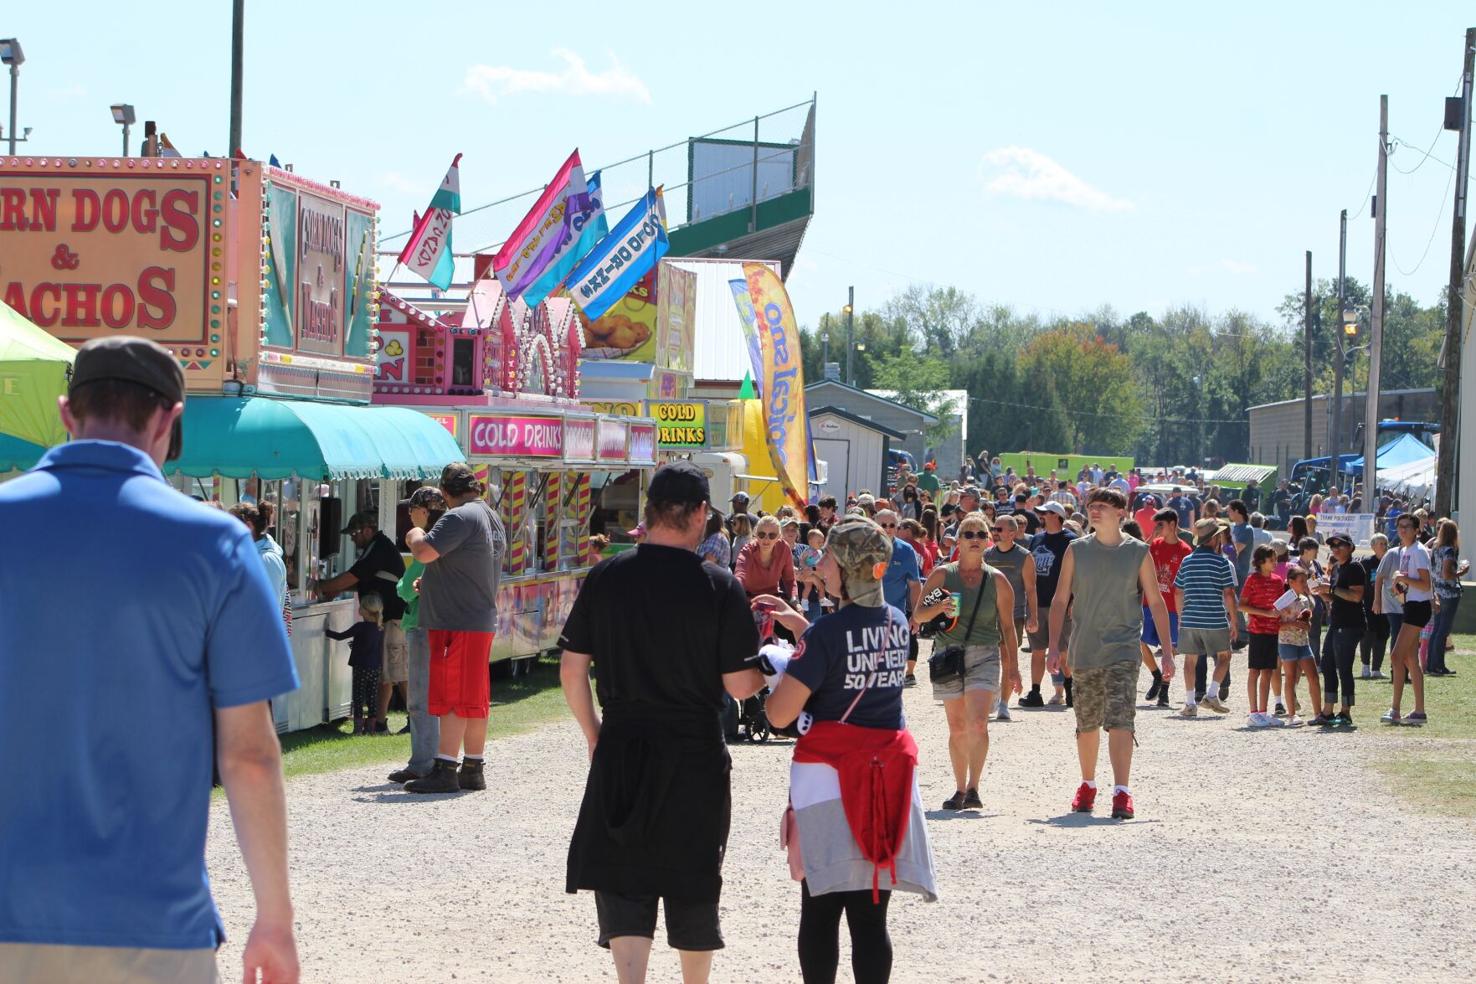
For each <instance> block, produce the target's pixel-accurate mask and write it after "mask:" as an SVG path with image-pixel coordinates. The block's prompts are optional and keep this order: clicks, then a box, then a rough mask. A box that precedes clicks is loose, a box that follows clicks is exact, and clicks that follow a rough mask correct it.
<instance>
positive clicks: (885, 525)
mask: <svg viewBox="0 0 1476 984" xmlns="http://www.w3.org/2000/svg"><path fill="white" fill-rule="evenodd" d="M877 525H878V526H880V527H881V528H882V529H884V530H895V529H896V528H897V524H896V523H878V524H877Z"/></svg>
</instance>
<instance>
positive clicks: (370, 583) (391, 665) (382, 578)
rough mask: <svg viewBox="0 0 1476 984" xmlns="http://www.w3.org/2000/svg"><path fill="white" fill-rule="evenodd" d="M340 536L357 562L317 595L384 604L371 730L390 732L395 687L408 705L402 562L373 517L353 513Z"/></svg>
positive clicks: (322, 584) (368, 513) (408, 672)
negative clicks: (348, 595)
mask: <svg viewBox="0 0 1476 984" xmlns="http://www.w3.org/2000/svg"><path fill="white" fill-rule="evenodd" d="M343 532H345V533H347V534H348V536H349V539H351V540H353V541H354V546H356V547H358V548H359V559H358V560H357V561H355V562H354V566H353V567H350V568H349V569H348V570H347V571H345V572H344V573H342V574H340V575H338V576H337V577H335V578H333V579H332V580H330V581H324V582H323V583H321V584H319V585H318V588H317V594H318V597H319V598H322V599H324V600H325V601H326V600H328V599H330V598H334V597H337V596H338V595H339V594H341V593H343V592H344V591H347V590H348V589H349V588H353V589H354V590H355V591H357V592H358V593H359V594H361V595H365V594H376V595H379V600H380V601H381V602H383V603H384V652H383V658H382V660H381V664H380V672H379V707H378V711H377V714H376V716H375V719H374V729H375V730H376V731H380V732H383V731H387V730H389V729H388V728H387V727H386V725H385V723H384V720H385V715H387V714H388V713H389V702H390V694H392V693H393V692H394V689H395V688H396V687H399V688H400V697H401V699H402V700H405V701H406V703H407V705H408V703H409V701H408V697H407V695H406V693H405V690H406V684H407V681H409V679H410V645H409V643H408V642H407V641H406V639H405V630H404V628H403V627H402V625H401V622H400V619H402V618H403V617H404V615H405V602H404V600H403V599H401V598H400V595H399V592H398V591H397V590H396V588H397V586H398V585H399V583H400V577H401V575H403V574H404V573H405V559H404V558H403V557H401V556H400V551H398V550H396V549H395V545H394V544H393V543H392V542H390V538H389V537H387V536H385V535H384V533H382V532H381V531H380V529H379V520H378V518H377V517H375V515H374V514H373V513H370V512H361V513H355V514H354V516H353V518H352V519H350V520H349V522H348V525H347V526H345V527H344V528H343ZM406 730H407V731H408V730H409V726H408V725H407V726H406Z"/></svg>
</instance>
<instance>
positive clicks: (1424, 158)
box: [1389, 127, 1455, 174]
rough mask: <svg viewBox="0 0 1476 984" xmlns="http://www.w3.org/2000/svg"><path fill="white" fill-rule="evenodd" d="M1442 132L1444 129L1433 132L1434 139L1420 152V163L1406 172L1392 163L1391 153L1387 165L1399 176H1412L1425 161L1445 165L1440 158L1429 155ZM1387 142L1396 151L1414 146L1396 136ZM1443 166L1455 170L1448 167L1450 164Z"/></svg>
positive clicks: (1392, 156) (1450, 166) (1392, 155)
mask: <svg viewBox="0 0 1476 984" xmlns="http://www.w3.org/2000/svg"><path fill="white" fill-rule="evenodd" d="M1444 132H1445V128H1444V127H1441V128H1440V129H1439V130H1436V131H1435V137H1434V139H1432V140H1431V141H1430V146H1428V147H1426V148H1425V149H1424V150H1423V151H1422V152H1421V154H1422V156H1421V157H1420V162H1419V163H1418V164H1416V165H1415V166H1414V167H1412V168H1410V169H1409V170H1408V171H1406V170H1405V169H1404V168H1402V167H1400V166H1399V165H1398V164H1395V163H1394V154H1393V153H1392V152H1391V153H1390V154H1389V165H1390V166H1391V167H1393V168H1394V170H1396V171H1398V172H1399V173H1400V174H1414V173H1415V172H1416V171H1418V170H1419V169H1420V168H1422V167H1424V166H1425V162H1426V161H1434V162H1435V163H1437V164H1445V162H1444V161H1442V160H1441V159H1440V158H1438V157H1435V156H1434V155H1433V154H1431V153H1430V151H1432V150H1434V149H1435V145H1436V144H1437V143H1439V142H1440V135H1441V134H1442V133H1444ZM1389 142H1390V143H1391V144H1393V145H1394V149H1396V150H1397V149H1398V148H1400V147H1414V144H1411V143H1409V142H1408V141H1405V140H1401V139H1400V138H1399V137H1398V136H1395V137H1394V138H1393V139H1392V140H1390V141H1389ZM1415 149H1416V150H1418V149H1419V148H1417V147H1415ZM1445 166H1446V167H1448V168H1450V169H1451V170H1452V171H1454V170H1455V168H1454V167H1453V166H1452V165H1450V164H1445Z"/></svg>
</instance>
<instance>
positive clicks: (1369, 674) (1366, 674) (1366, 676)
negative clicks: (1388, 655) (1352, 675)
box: [1358, 666, 1373, 680]
mask: <svg viewBox="0 0 1476 984" xmlns="http://www.w3.org/2000/svg"><path fill="white" fill-rule="evenodd" d="M1358 679H1360V680H1372V679H1373V670H1370V669H1369V668H1368V667H1367V666H1365V667H1364V668H1363V675H1362V676H1360V677H1359V678H1358Z"/></svg>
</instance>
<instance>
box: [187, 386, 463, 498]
mask: <svg viewBox="0 0 1476 984" xmlns="http://www.w3.org/2000/svg"><path fill="white" fill-rule="evenodd" d="M465 458H466V455H465V454H463V453H462V450H461V448H460V447H459V446H458V445H457V443H456V439H455V438H453V437H452V436H451V434H450V432H449V431H447V430H446V429H445V428H444V427H442V426H441V425H440V424H438V423H436V422H435V421H434V420H432V419H431V418H430V417H428V416H426V415H425V414H423V413H420V412H418V411H416V410H407V409H405V408H403V407H350V406H341V405H338V404H333V403H310V402H307V401H304V400H279V399H273V398H270V397H263V396H251V397H222V396H190V397H188V398H186V400H185V412H184V453H183V454H182V455H181V457H180V458H179V460H177V461H171V462H166V463H165V465H164V468H165V471H166V472H178V473H180V474H184V475H189V476H191V477H195V478H205V477H208V476H210V475H214V474H219V475H223V476H225V477H227V478H250V477H251V476H252V475H256V476H258V477H259V478H268V479H276V478H289V477H291V476H293V475H296V476H298V477H300V478H305V479H319V480H323V481H333V480H338V479H355V478H367V479H381V478H384V479H397V480H402V481H409V480H418V481H425V480H429V479H437V478H440V476H441V469H442V468H444V467H446V465H448V464H450V463H451V462H453V461H463V460H465Z"/></svg>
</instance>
